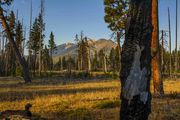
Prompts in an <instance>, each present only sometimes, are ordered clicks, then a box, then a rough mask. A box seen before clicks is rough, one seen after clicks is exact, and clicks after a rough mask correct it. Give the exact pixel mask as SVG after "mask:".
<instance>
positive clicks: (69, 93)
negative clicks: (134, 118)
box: [0, 80, 180, 120]
mask: <svg viewBox="0 0 180 120" xmlns="http://www.w3.org/2000/svg"><path fill="white" fill-rule="evenodd" d="M22 82H23V81H20V80H17V81H15V80H13V81H11V80H7V81H5V82H4V81H0V111H4V110H9V109H10V110H16V109H24V105H25V104H27V103H31V104H32V105H33V107H32V109H31V110H32V112H33V114H36V115H41V116H43V117H45V118H49V119H60V118H61V116H63V117H68V116H70V118H68V119H76V118H73V116H74V115H77V114H78V115H80V116H81V114H82V115H83V117H85V116H89V113H90V116H91V117H95V118H96V117H97V116H99V115H97V113H99V114H101V115H100V116H99V117H100V118H102V117H104V119H110V118H108V117H106V114H107V113H111V112H112V113H113V115H114V116H112V120H113V119H118V115H119V114H118V111H119V108H118V107H117V106H118V104H120V103H118V101H119V96H120V83H119V81H118V80H107V81H97V82H95V81H89V82H74V83H73V82H70V83H68V82H67V83H66V84H63V83H62V82H61V81H52V82H53V84H46V82H47V83H51V81H43V82H40V81H39V80H36V81H33V83H31V84H27V85H26V84H23V83H22ZM164 89H165V93H166V94H169V93H171V92H176V93H180V81H165V82H164ZM167 102H168V104H167ZM111 103H112V105H111ZM166 105H169V106H171V107H172V111H173V112H172V111H171V112H172V113H175V114H178V113H180V108H173V106H174V105H179V106H180V100H179V99H171V98H164V99H154V100H153V109H154V110H155V111H157V110H158V111H162V113H163V114H165V113H166V109H165V108H166ZM159 106H162V107H161V108H159ZM163 108H164V109H165V110H164V109H163ZM108 110H109V111H108ZM156 114H157V112H153V114H152V115H151V118H155V117H157V115H156ZM74 117H75V116H74ZM76 117H77V116H76ZM99 117H98V118H99ZM98 118H97V119H98ZM88 119H90V118H88ZM91 119H92V118H91Z"/></svg>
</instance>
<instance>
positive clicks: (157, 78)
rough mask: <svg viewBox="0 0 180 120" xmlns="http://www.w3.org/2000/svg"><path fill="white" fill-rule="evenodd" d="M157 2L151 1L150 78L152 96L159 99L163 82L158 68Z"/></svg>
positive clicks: (155, 0)
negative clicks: (152, 88)
mask: <svg viewBox="0 0 180 120" xmlns="http://www.w3.org/2000/svg"><path fill="white" fill-rule="evenodd" d="M158 22H159V21H158V0H152V26H153V32H152V44H151V45H152V51H153V52H152V54H153V58H152V78H153V85H154V95H155V96H157V97H160V96H162V95H163V94H164V90H163V81H162V76H161V71H160V70H161V67H160V47H159V24H158Z"/></svg>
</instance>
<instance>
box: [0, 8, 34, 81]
mask: <svg viewBox="0 0 180 120" xmlns="http://www.w3.org/2000/svg"><path fill="white" fill-rule="evenodd" d="M0 21H1V24H2V26H3V28H4V30H5V32H6V35H7V38H8V39H9V41H10V43H11V45H12V47H13V50H14V51H15V53H16V57H17V59H18V60H19V63H20V64H21V66H22V71H23V77H24V80H25V82H26V83H29V82H31V79H30V76H29V69H28V66H27V64H26V61H25V58H24V57H23V56H22V55H21V54H20V52H19V49H18V47H17V45H16V43H15V41H14V38H13V37H12V36H13V35H12V33H11V31H10V28H9V25H8V24H7V22H6V19H5V16H4V14H3V9H2V8H1V7H0Z"/></svg>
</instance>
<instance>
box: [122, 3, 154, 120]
mask: <svg viewBox="0 0 180 120" xmlns="http://www.w3.org/2000/svg"><path fill="white" fill-rule="evenodd" d="M151 11H152V0H130V11H129V14H128V20H127V24H126V31H125V32H126V36H125V41H124V45H123V48H122V53H121V62H122V69H121V74H120V79H121V100H122V102H121V111H120V120H147V119H148V116H149V114H150V112H151V93H150V79H151V39H152V24H151V22H152V18H151V16H152V14H151Z"/></svg>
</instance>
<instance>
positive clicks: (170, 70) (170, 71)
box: [168, 8, 172, 78]
mask: <svg viewBox="0 0 180 120" xmlns="http://www.w3.org/2000/svg"><path fill="white" fill-rule="evenodd" d="M168 22H169V54H170V58H169V76H170V78H171V77H172V76H171V73H172V67H171V65H172V63H171V18H170V10H169V8H168Z"/></svg>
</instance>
